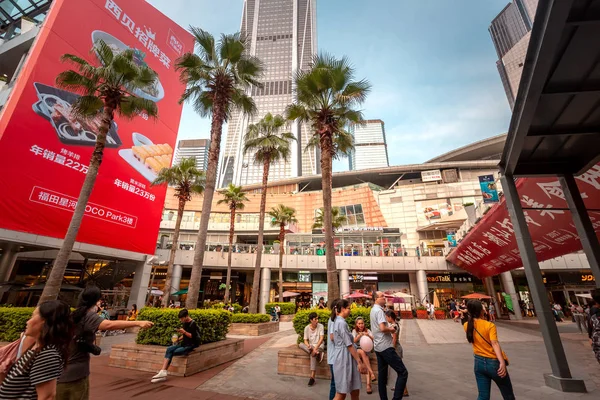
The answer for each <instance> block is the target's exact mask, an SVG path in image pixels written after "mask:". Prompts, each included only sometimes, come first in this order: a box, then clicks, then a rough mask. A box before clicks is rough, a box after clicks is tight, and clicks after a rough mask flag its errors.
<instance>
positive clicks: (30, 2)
mask: <svg viewBox="0 0 600 400" xmlns="http://www.w3.org/2000/svg"><path fill="white" fill-rule="evenodd" d="M50 3H52V0H0V37H1V33H3V32H4V30H6V29H7V28H8V27H9V26H10V25H11V24H14V23H16V22H18V21H19V20H20V19H21V18H22V17H29V18H35V17H36V16H37V15H39V14H41V13H43V12H45V11H46V10H47V9H48V7H49V5H50Z"/></svg>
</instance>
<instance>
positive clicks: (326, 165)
mask: <svg viewBox="0 0 600 400" xmlns="http://www.w3.org/2000/svg"><path fill="white" fill-rule="evenodd" d="M320 144H321V185H322V186H323V230H324V231H325V262H326V264H327V303H328V304H329V305H331V302H332V301H333V300H335V299H339V298H340V286H339V283H338V275H337V269H336V266H335V250H334V248H333V235H334V232H333V223H332V215H331V208H332V207H331V169H332V165H331V162H332V159H331V154H332V149H333V143H332V137H331V134H330V133H327V132H326V133H324V134H322V135H321V138H320Z"/></svg>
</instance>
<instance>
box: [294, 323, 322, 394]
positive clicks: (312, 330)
mask: <svg viewBox="0 0 600 400" xmlns="http://www.w3.org/2000/svg"><path fill="white" fill-rule="evenodd" d="M308 320H309V321H310V324H308V325H306V327H305V328H304V343H300V345H299V346H298V347H299V348H300V349H301V350H304V351H305V352H306V353H308V355H309V356H310V379H309V380H308V386H313V385H314V384H315V377H316V374H317V357H318V358H319V362H322V361H323V356H324V352H325V346H324V345H323V339H324V334H325V329H324V328H323V324H320V323H319V316H318V315H317V313H316V312H311V313H310V314H308Z"/></svg>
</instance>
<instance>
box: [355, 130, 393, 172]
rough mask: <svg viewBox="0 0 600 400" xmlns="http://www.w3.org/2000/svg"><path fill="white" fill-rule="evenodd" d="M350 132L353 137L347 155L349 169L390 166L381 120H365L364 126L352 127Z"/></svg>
mask: <svg viewBox="0 0 600 400" xmlns="http://www.w3.org/2000/svg"><path fill="white" fill-rule="evenodd" d="M350 134H351V135H352V137H353V138H354V149H353V150H352V153H351V154H350V156H349V160H350V170H351V171H352V170H358V169H367V168H380V167H389V166H390V163H389V159H388V153H387V143H386V140H385V125H384V123H383V121H382V120H380V119H370V120H367V121H365V125H364V126H360V125H356V126H354V127H352V128H351V129H350Z"/></svg>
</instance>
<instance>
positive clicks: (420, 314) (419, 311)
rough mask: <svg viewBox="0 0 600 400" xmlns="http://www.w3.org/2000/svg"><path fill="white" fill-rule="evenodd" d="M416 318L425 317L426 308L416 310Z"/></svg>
mask: <svg viewBox="0 0 600 400" xmlns="http://www.w3.org/2000/svg"><path fill="white" fill-rule="evenodd" d="M417 319H427V310H417Z"/></svg>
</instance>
